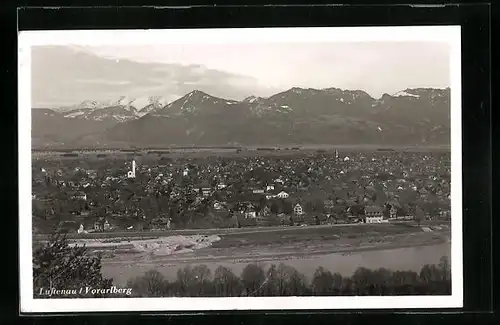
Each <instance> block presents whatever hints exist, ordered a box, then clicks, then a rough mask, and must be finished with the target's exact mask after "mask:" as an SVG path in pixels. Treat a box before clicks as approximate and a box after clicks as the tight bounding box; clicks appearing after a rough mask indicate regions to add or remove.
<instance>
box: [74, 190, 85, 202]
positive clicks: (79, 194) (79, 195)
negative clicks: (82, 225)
mask: <svg viewBox="0 0 500 325" xmlns="http://www.w3.org/2000/svg"><path fill="white" fill-rule="evenodd" d="M71 198H72V199H73V200H84V201H86V200H87V194H85V193H84V192H75V193H74V194H73V195H72V196H71Z"/></svg>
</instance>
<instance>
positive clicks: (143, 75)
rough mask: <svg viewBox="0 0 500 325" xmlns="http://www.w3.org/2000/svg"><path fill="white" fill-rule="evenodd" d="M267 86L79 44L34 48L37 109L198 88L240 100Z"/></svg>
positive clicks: (172, 94) (213, 71) (175, 94)
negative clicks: (85, 48)
mask: <svg viewBox="0 0 500 325" xmlns="http://www.w3.org/2000/svg"><path fill="white" fill-rule="evenodd" d="M261 88H262V87H261V86H260V85H259V84H258V82H257V80H256V79H255V78H252V77H247V76H244V75H239V74H234V73H227V72H224V71H219V70H216V69H209V68H207V67H206V66H203V65H182V64H167V63H143V62H135V61H132V60H127V59H115V58H103V57H99V56H97V55H94V54H92V53H89V52H88V51H79V48H74V47H73V48H70V47H63V46H57V47H55V46H43V47H42V46H40V47H33V48H32V106H33V107H47V106H50V107H58V106H67V105H73V104H77V103H80V102H82V101H84V100H97V101H99V100H110V99H115V98H119V97H120V96H127V97H132V98H139V97H148V96H162V97H163V98H166V99H172V100H175V99H176V98H179V97H181V96H183V95H185V94H186V93H188V92H190V91H192V90H194V89H199V90H202V91H205V92H208V93H211V94H213V95H214V96H219V97H224V98H228V99H236V100H240V99H243V98H245V97H247V96H249V95H252V94H253V93H254V92H257V93H260V92H261V91H262V89H261ZM263 89H264V90H265V88H263Z"/></svg>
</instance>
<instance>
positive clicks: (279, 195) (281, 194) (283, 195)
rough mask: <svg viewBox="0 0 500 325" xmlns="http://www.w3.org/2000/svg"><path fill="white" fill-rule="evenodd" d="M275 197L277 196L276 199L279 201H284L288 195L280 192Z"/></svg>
mask: <svg viewBox="0 0 500 325" xmlns="http://www.w3.org/2000/svg"><path fill="white" fill-rule="evenodd" d="M276 196H277V197H278V198H280V199H286V198H288V197H289V196H290V195H289V194H288V193H287V192H285V191H281V192H279V193H278V194H277V195H276Z"/></svg>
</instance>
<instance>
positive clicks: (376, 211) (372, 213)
mask: <svg viewBox="0 0 500 325" xmlns="http://www.w3.org/2000/svg"><path fill="white" fill-rule="evenodd" d="M365 216H367V217H382V209H381V208H380V207H378V206H375V205H372V206H367V207H366V208H365Z"/></svg>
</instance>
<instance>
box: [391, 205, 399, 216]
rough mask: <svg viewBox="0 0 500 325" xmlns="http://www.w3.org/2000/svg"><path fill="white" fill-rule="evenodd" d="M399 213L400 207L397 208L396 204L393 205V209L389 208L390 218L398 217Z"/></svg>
mask: <svg viewBox="0 0 500 325" xmlns="http://www.w3.org/2000/svg"><path fill="white" fill-rule="evenodd" d="M397 213H398V209H396V206H394V205H392V206H391V209H390V210H389V218H391V219H396V217H397Z"/></svg>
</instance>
